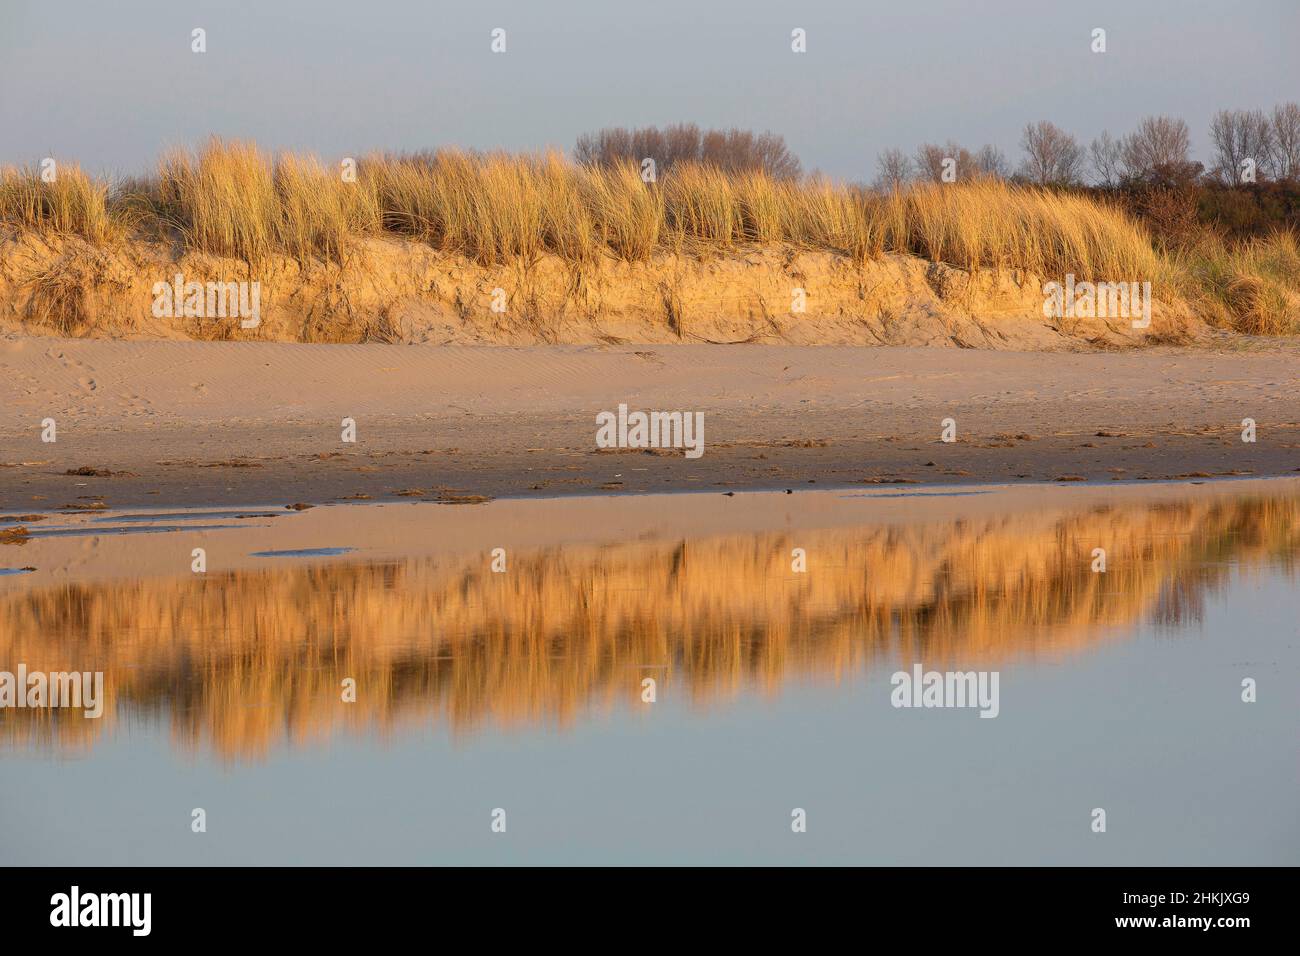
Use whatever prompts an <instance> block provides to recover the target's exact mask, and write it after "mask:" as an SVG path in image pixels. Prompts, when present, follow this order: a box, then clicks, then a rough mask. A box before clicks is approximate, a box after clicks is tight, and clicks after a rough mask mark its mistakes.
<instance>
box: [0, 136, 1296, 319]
mask: <svg viewBox="0 0 1300 956" xmlns="http://www.w3.org/2000/svg"><path fill="white" fill-rule="evenodd" d="M354 170H355V175H345V170H344V167H342V166H328V165H325V164H323V163H321V162H320V161H319V160H317V159H315V158H314V157H310V156H297V155H292V154H282V155H279V156H274V157H273V156H271V155H268V154H267V153H265V152H263V151H261V150H259V149H258V148H257V147H255V146H253V145H251V144H247V143H239V142H225V141H221V140H217V139H213V140H210V141H209V142H208V143H207V144H206V145H204V146H203V147H201V148H199V149H197V150H191V151H177V152H173V153H171V154H169V155H167V156H165V157H164V158H163V159H162V161H161V162H160V163H159V166H158V169H157V171H156V172H155V174H154V175H153V176H150V177H145V178H140V179H133V180H125V181H122V182H118V183H116V184H111V185H110V184H109V183H107V182H104V181H101V180H96V179H92V178H90V177H88V176H86V175H85V174H84V173H82V172H81V170H79V169H78V168H76V167H75V166H65V167H62V168H61V169H60V170H59V176H58V178H57V180H56V181H55V182H52V183H47V182H43V181H42V180H41V179H40V177H39V175H38V174H37V171H36V170H34V169H24V170H7V171H5V172H4V173H3V174H0V225H8V226H12V227H16V228H19V229H30V230H37V231H40V232H44V233H55V234H65V235H77V236H81V237H82V238H84V239H86V240H87V241H89V242H92V243H97V244H102V243H107V242H110V241H112V240H113V239H114V238H117V237H123V236H129V235H133V234H147V235H150V236H154V237H160V238H165V237H170V238H172V239H173V240H174V241H177V242H179V243H180V244H181V245H182V246H183V247H184V248H185V249H188V250H194V251H202V252H207V253H211V254H214V255H218V256H225V257H232V258H238V259H243V260H246V261H248V262H250V263H251V262H256V261H259V260H261V259H263V258H265V257H267V256H270V255H287V256H290V257H292V258H294V259H297V260H298V261H299V262H302V263H304V264H307V263H309V262H312V261H324V262H342V261H345V260H346V258H347V257H348V255H349V252H350V250H351V249H352V248H353V247H354V244H355V243H356V242H357V241H358V240H360V239H363V238H365V237H370V236H379V235H397V236H404V237H408V238H411V239H413V240H416V241H419V242H423V243H427V244H428V245H429V246H431V247H433V248H435V249H438V250H440V251H443V252H446V253H450V254H456V255H461V256H465V257H467V258H470V259H473V260H475V261H477V262H479V263H481V264H484V265H497V264H503V263H511V262H515V263H522V264H523V265H525V266H527V265H530V264H531V263H533V262H535V261H536V260H537V259H538V258H539V257H540V256H543V255H556V256H559V257H561V258H563V259H565V260H568V261H570V262H573V263H575V264H583V263H587V262H591V261H593V260H595V259H597V258H599V257H602V256H613V257H616V258H619V259H623V260H627V261H630V262H635V261H644V260H647V259H650V258H651V257H653V256H655V255H657V254H664V253H674V254H689V255H701V256H707V255H716V254H726V253H729V252H732V251H734V250H736V249H737V248H739V247H743V246H748V245H774V244H787V245H791V246H796V247H800V248H806V249H811V250H820V251H829V252H833V253H836V254H840V255H844V256H847V257H850V258H851V259H854V260H857V261H867V260H871V259H875V258H879V257H881V256H884V255H886V254H890V253H903V254H910V255H915V256H919V257H922V258H924V259H928V260H931V261H935V262H944V263H948V264H950V265H953V266H956V267H959V268H963V269H971V270H974V269H1019V270H1025V271H1028V272H1031V273H1034V274H1035V275H1038V276H1040V277H1042V278H1044V279H1045V280H1046V279H1061V278H1063V277H1064V276H1065V275H1066V274H1069V273H1072V274H1074V276H1075V277H1076V279H1077V280H1078V281H1084V280H1091V281H1109V282H1119V281H1150V282H1152V284H1153V286H1154V287H1155V288H1156V289H1157V290H1158V291H1157V293H1156V294H1157V297H1160V296H1161V295H1162V293H1161V291H1159V290H1161V289H1162V288H1163V289H1167V290H1171V291H1173V292H1174V293H1175V294H1178V295H1183V296H1186V297H1188V298H1189V299H1192V300H1194V301H1201V302H1204V303H1205V304H1206V308H1207V309H1208V310H1209V311H1210V312H1211V313H1213V315H1214V317H1216V318H1217V319H1219V320H1220V321H1222V322H1223V323H1224V324H1227V325H1230V326H1232V327H1234V328H1237V329H1238V330H1240V331H1248V332H1267V333H1277V332H1285V331H1293V330H1294V329H1293V323H1294V321H1295V314H1296V310H1295V301H1296V299H1295V295H1296V292H1297V289H1296V282H1297V280H1296V275H1297V269H1296V257H1297V252H1296V241H1295V237H1294V236H1287V235H1282V236H1278V237H1274V238H1271V239H1268V240H1256V241H1254V242H1252V243H1251V244H1249V245H1246V246H1229V245H1228V244H1226V243H1224V242H1222V241H1221V240H1218V239H1214V238H1212V237H1207V238H1206V240H1205V241H1203V242H1201V243H1200V244H1199V245H1198V246H1197V248H1196V249H1195V250H1194V251H1191V252H1181V253H1178V254H1173V253H1164V252H1161V251H1159V250H1157V248H1156V246H1155V245H1153V243H1152V239H1151V236H1150V235H1149V234H1148V232H1147V230H1146V229H1145V228H1144V227H1143V226H1142V225H1141V224H1140V223H1139V222H1138V221H1137V220H1136V219H1135V218H1134V217H1132V216H1131V215H1129V214H1128V213H1127V212H1126V211H1124V210H1123V209H1121V208H1119V207H1118V206H1115V205H1109V204H1106V203H1102V202H1098V201H1096V200H1093V199H1091V198H1088V197H1086V196H1082V195H1077V194H1071V193H1067V192H1058V191H1051V190H1044V189H1039V188H1035V187H1028V186H1020V185H1012V184H1008V183H1005V182H1002V181H999V180H991V179H989V180H981V181H975V182H969V183H957V184H923V185H916V186H912V187H910V188H907V189H905V190H903V191H898V192H892V193H882V192H878V191H876V190H871V189H866V188H862V187H857V186H846V185H843V184H839V183H835V182H832V181H829V180H826V179H822V178H816V177H812V178H806V179H802V180H774V179H772V178H770V177H767V176H765V175H763V174H761V173H745V174H731V173H725V172H722V171H720V170H718V169H715V168H712V167H705V166H691V165H686V166H680V167H677V168H674V169H673V170H672V172H671V173H670V174H666V175H664V176H662V177H660V179H659V180H658V181H657V182H652V183H646V182H643V181H642V179H641V176H640V172H639V169H638V168H637V167H636V166H635V165H633V164H630V163H629V164H626V165H621V166H620V165H614V166H607V167H594V166H592V167H588V166H578V165H575V164H573V163H571V162H569V161H568V160H566V159H565V158H563V157H562V156H560V155H559V154H555V153H548V154H542V155H533V154H524V155H517V154H501V153H493V154H472V153H466V152H461V151H455V150H444V151H439V152H437V153H418V154H408V155H396V156H394V155H372V156H368V157H364V158H362V159H360V160H359V161H358V162H357V163H356V164H355V166H354Z"/></svg>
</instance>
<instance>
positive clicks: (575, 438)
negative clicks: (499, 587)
mask: <svg viewBox="0 0 1300 956" xmlns="http://www.w3.org/2000/svg"><path fill="white" fill-rule="evenodd" d="M1298 359H1300V349H1297V347H1296V346H1295V345H1294V344H1291V343H1273V344H1268V345H1263V344H1255V345H1252V344H1251V343H1249V342H1248V343H1247V344H1246V346H1245V347H1242V346H1238V347H1237V348H1235V349H1234V350H1232V351H1214V350H1209V349H1199V348H1198V349H1178V348H1157V349H1148V350H1144V351H1141V352H1136V351H1130V352H1090V353H1024V352H1006V351H1003V352H994V351H975V350H952V349H925V348H876V349H860V348H849V347H786V346H761V347H759V346H710V345H704V346H701V345H675V346H632V345H627V346H608V347H595V346H593V347H580V346H573V347H564V346H559V347H527V348H501V347H484V348H476V347H442V348H435V347H421V346H399V345H391V346H390V345H380V344H367V345H363V346H348V345H302V344H277V343H217V342H157V341H153V342H147V341H102V340H61V339H47V338H38V337H18V336H15V337H11V338H9V339H6V340H4V341H0V367H3V369H4V375H3V376H0V408H3V415H2V417H0V443H2V445H3V452H2V453H0V504H2V505H3V507H4V508H5V509H7V510H14V509H33V510H42V509H58V508H61V507H63V506H64V505H78V506H85V505H86V504H87V503H93V502H95V501H100V500H102V501H104V502H105V503H107V504H108V505H110V506H112V507H130V506H138V505H149V506H154V505H164V504H172V505H194V504H210V505H216V504H222V503H253V502H256V503H262V504H292V503H295V502H303V503H323V502H326V501H330V500H336V499H350V500H366V499H367V498H369V499H374V500H381V499H384V498H392V497H410V498H429V499H434V500H438V499H442V500H450V501H453V502H464V501H466V500H467V499H468V500H471V501H472V500H473V498H474V496H485V497H504V496H556V495H569V494H590V493H596V492H601V493H610V492H613V493H617V492H655V491H680V490H699V491H704V490H712V491H732V490H743V489H785V488H792V489H794V488H806V487H809V486H827V485H831V486H836V485H853V484H859V483H862V484H887V483H907V484H911V483H920V484H962V483H988V482H1052V481H1079V480H1084V481H1094V482H1096V481H1105V482H1111V481H1127V480H1133V481H1142V480H1168V479H1186V480H1194V481H1200V480H1206V479H1208V478H1212V477H1225V476H1247V475H1249V476H1253V477H1265V476H1271V475H1284V474H1290V473H1294V472H1296V471H1297V470H1300V390H1298V389H1297V386H1298V385H1300V362H1298V361H1297V360H1298ZM620 403H626V404H627V405H628V406H629V408H631V409H643V410H647V411H649V410H660V411H693V412H694V411H699V412H703V413H704V420H705V438H704V441H705V452H704V454H703V456H702V457H700V458H698V459H695V460H690V459H687V458H685V457H684V456H683V455H682V453H681V452H680V451H669V450H656V451H651V452H647V451H640V450H635V449H617V450H601V449H598V448H597V447H596V443H595V432H596V426H595V416H596V415H597V414H598V413H599V412H601V411H607V410H613V409H616V408H617V406H618V405H619V404H620ZM345 418H352V419H354V420H355V422H356V441H355V443H348V442H344V441H342V440H341V438H342V427H341V424H342V421H343V419H345ZM945 418H952V419H954V420H955V422H956V428H957V440H956V441H955V442H951V443H946V442H943V441H941V440H940V429H941V421H942V420H943V419H945ZM1246 418H1251V419H1254V421H1255V422H1256V424H1257V440H1256V441H1255V442H1253V443H1248V442H1243V441H1242V425H1241V423H1242V420H1243V419H1246ZM45 419H53V420H54V421H55V423H56V428H57V432H56V434H57V440H56V441H55V442H52V443H47V442H43V441H42V440H41V432H42V425H41V423H42V421H43V420H45Z"/></svg>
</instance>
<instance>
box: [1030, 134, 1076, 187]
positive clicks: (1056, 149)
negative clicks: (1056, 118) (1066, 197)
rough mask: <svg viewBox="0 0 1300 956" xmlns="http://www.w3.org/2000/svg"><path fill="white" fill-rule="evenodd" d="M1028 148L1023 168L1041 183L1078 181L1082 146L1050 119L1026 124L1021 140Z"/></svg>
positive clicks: (1045, 184)
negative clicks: (1049, 120)
mask: <svg viewBox="0 0 1300 956" xmlns="http://www.w3.org/2000/svg"><path fill="white" fill-rule="evenodd" d="M1020 145H1021V147H1023V148H1024V151H1025V161H1024V162H1023V163H1022V164H1021V167H1020V169H1021V172H1022V174H1023V175H1024V177H1025V178H1026V179H1028V180H1030V181H1031V182H1035V183H1038V184H1039V185H1041V186H1047V185H1050V184H1054V183H1062V184H1064V183H1074V182H1078V181H1079V173H1080V170H1081V169H1082V168H1083V150H1082V149H1081V148H1080V147H1079V143H1078V141H1077V140H1075V138H1074V137H1073V136H1071V135H1070V134H1069V133H1067V132H1066V131H1065V130H1063V129H1061V128H1060V127H1059V126H1056V125H1055V124H1053V123H1049V122H1048V121H1047V120H1039V121H1038V122H1037V123H1030V124H1029V125H1028V126H1026V127H1025V132H1024V136H1022V137H1021V140H1020Z"/></svg>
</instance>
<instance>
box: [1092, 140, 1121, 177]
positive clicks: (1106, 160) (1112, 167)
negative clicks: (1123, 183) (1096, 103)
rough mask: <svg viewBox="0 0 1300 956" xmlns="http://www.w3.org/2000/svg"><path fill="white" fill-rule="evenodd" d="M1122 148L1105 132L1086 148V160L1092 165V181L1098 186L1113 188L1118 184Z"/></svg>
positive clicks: (1118, 142) (1117, 141)
mask: <svg viewBox="0 0 1300 956" xmlns="http://www.w3.org/2000/svg"><path fill="white" fill-rule="evenodd" d="M1121 152H1122V146H1121V144H1120V141H1119V140H1117V139H1116V138H1115V137H1113V136H1111V135H1110V133H1109V132H1107V131H1106V130H1102V132H1101V135H1100V136H1098V137H1097V138H1096V139H1094V140H1093V141H1092V145H1091V146H1089V147H1088V159H1089V162H1090V163H1091V165H1092V176H1093V181H1094V182H1095V183H1096V184H1097V185H1098V186H1106V187H1114V186H1118V185H1119V184H1120V179H1121V178H1122V174H1121V170H1122V168H1123V163H1122V161H1121V159H1120V154H1121Z"/></svg>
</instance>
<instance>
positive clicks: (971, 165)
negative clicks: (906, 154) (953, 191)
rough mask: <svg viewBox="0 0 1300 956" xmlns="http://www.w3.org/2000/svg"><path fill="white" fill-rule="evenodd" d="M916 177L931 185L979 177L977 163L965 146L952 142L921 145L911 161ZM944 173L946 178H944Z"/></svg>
mask: <svg viewBox="0 0 1300 956" xmlns="http://www.w3.org/2000/svg"><path fill="white" fill-rule="evenodd" d="M912 163H913V165H914V166H915V168H916V177H917V178H918V179H921V180H925V181H928V182H932V183H943V182H955V181H956V180H959V179H963V180H964V179H971V178H972V177H975V176H978V175H979V162H978V161H977V160H976V158H975V154H974V153H972V152H971V151H970V150H969V149H967V148H966V147H965V146H962V145H960V144H958V143H954V142H953V141H952V140H948V142H946V143H944V144H943V145H942V146H936V145H935V144H934V143H922V144H921V145H920V146H918V147H917V149H916V155H915V156H914V157H913V159H912ZM945 173H947V174H948V176H947V177H946V178H945Z"/></svg>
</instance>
